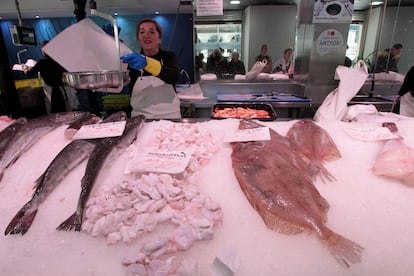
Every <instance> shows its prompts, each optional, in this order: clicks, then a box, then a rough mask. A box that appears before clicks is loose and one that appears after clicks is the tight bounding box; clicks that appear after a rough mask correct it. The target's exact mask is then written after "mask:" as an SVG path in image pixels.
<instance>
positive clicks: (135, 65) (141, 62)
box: [121, 53, 147, 70]
mask: <svg viewBox="0 0 414 276" xmlns="http://www.w3.org/2000/svg"><path fill="white" fill-rule="evenodd" d="M121 60H122V62H123V63H128V65H129V67H130V68H132V69H135V70H141V69H144V67H145V66H147V57H146V56H144V55H141V54H136V53H132V54H127V55H125V56H122V57H121Z"/></svg>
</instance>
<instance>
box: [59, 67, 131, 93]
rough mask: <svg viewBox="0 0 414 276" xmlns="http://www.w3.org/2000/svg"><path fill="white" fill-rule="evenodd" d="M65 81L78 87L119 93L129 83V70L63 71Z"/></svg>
mask: <svg viewBox="0 0 414 276" xmlns="http://www.w3.org/2000/svg"><path fill="white" fill-rule="evenodd" d="M63 78H64V81H65V83H67V84H68V85H69V86H71V87H73V88H77V89H91V90H97V91H102V92H115V93H119V92H121V90H122V89H123V86H125V85H127V84H128V83H129V80H130V78H129V71H123V72H119V71H116V70H115V71H114V70H102V71H93V72H66V73H63Z"/></svg>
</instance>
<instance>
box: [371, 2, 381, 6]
mask: <svg viewBox="0 0 414 276" xmlns="http://www.w3.org/2000/svg"><path fill="white" fill-rule="evenodd" d="M383 3H384V2H382V1H374V2H371V5H372V6H378V5H381V4H383Z"/></svg>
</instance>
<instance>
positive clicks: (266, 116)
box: [211, 102, 277, 121]
mask: <svg viewBox="0 0 414 276" xmlns="http://www.w3.org/2000/svg"><path fill="white" fill-rule="evenodd" d="M211 118H212V119H228V118H236V119H252V120H253V119H254V120H260V121H274V120H276V118H277V115H276V112H275V110H274V109H273V106H272V105H271V104H268V103H232V102H229V103H217V104H215V105H214V106H213V108H212V110H211Z"/></svg>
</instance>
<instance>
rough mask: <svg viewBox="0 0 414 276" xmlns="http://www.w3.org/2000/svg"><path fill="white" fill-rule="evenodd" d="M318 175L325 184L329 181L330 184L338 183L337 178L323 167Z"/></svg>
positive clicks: (320, 167)
mask: <svg viewBox="0 0 414 276" xmlns="http://www.w3.org/2000/svg"><path fill="white" fill-rule="evenodd" d="M318 175H319V177H320V179H321V180H322V182H323V183H326V181H329V182H332V181H336V178H335V176H333V175H332V174H331V173H330V172H329V171H328V170H327V169H326V168H325V167H324V166H323V165H321V166H319V174H318Z"/></svg>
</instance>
